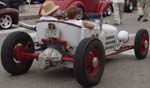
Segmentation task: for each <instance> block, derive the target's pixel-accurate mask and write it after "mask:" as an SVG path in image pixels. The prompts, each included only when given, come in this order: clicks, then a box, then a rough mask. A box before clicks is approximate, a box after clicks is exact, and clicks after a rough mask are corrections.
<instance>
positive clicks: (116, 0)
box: [111, 0, 125, 3]
mask: <svg viewBox="0 0 150 88" xmlns="http://www.w3.org/2000/svg"><path fill="white" fill-rule="evenodd" d="M111 1H112V2H113V3H124V2H125V0H111Z"/></svg>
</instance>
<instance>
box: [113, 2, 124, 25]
mask: <svg viewBox="0 0 150 88" xmlns="http://www.w3.org/2000/svg"><path fill="white" fill-rule="evenodd" d="M112 2H113V9H114V19H115V23H114V24H115V25H120V24H121V23H122V18H123V11H124V2H125V0H112Z"/></svg>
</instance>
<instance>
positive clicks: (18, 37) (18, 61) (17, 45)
mask: <svg viewBox="0 0 150 88" xmlns="http://www.w3.org/2000/svg"><path fill="white" fill-rule="evenodd" d="M21 52H31V53H34V45H33V41H32V38H31V37H30V36H29V35H28V34H27V33H24V32H14V33H11V34H10V35H8V37H7V38H6V39H5V40H4V42H3V45H2V49H1V61H2V65H3V67H4V69H5V70H6V71H7V72H9V73H10V74H12V75H19V74H23V73H26V72H27V71H28V70H29V68H30V67H31V65H32V62H33V59H29V58H23V57H22V58H23V59H22V58H21Z"/></svg>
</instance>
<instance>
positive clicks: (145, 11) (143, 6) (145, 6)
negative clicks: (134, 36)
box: [137, 0, 150, 22]
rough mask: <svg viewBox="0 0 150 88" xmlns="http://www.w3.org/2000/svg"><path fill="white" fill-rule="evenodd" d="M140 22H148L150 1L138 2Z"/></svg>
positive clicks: (141, 0)
mask: <svg viewBox="0 0 150 88" xmlns="http://www.w3.org/2000/svg"><path fill="white" fill-rule="evenodd" d="M137 6H138V14H139V17H138V19H137V20H138V21H140V20H141V19H142V18H143V22H146V21H148V16H149V11H150V1H149V0H138V5H137Z"/></svg>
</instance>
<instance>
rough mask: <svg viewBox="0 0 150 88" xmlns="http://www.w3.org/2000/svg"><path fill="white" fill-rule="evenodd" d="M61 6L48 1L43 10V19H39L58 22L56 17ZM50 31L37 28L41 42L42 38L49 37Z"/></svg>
mask: <svg viewBox="0 0 150 88" xmlns="http://www.w3.org/2000/svg"><path fill="white" fill-rule="evenodd" d="M58 8H59V6H57V5H55V4H54V3H53V2H52V1H51V0H46V1H45V2H44V3H43V5H42V8H41V15H42V17H41V18H40V19H39V21H44V20H58V19H57V18H55V17H54V15H55V14H56V12H57V10H58ZM48 33H49V32H48V30H47V29H44V30H43V29H39V28H37V35H38V37H39V41H41V39H42V38H47V37H48Z"/></svg>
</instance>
